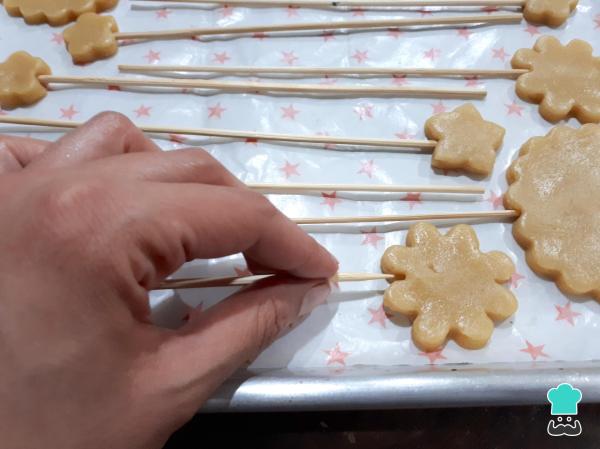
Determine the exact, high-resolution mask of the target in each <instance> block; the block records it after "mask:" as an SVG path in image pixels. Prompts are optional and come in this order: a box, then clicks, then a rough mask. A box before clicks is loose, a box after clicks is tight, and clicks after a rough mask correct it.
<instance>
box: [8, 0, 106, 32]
mask: <svg viewBox="0 0 600 449" xmlns="http://www.w3.org/2000/svg"><path fill="white" fill-rule="evenodd" d="M117 2H118V0H4V7H5V8H6V11H7V12H8V14H10V15H11V16H15V17H23V19H25V22H27V23H29V24H32V25H35V24H40V23H49V24H50V25H54V26H59V25H64V24H66V23H69V22H72V21H73V20H75V19H76V18H77V17H79V16H80V15H82V14H83V13H86V12H102V11H105V10H107V9H110V8H113V7H114V6H115V5H116V4H117Z"/></svg>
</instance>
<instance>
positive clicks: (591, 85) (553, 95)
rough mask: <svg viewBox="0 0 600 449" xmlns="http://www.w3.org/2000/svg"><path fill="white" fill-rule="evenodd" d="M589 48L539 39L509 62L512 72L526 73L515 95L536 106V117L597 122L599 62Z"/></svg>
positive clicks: (580, 43)
mask: <svg viewBox="0 0 600 449" xmlns="http://www.w3.org/2000/svg"><path fill="white" fill-rule="evenodd" d="M592 51H593V49H592V47H591V46H590V44H588V43H587V42H585V41H582V40H579V39H574V40H572V41H571V42H569V43H568V44H567V45H566V46H562V45H561V44H560V42H559V41H558V40H557V39H556V38H555V37H552V36H542V37H540V38H539V39H538V40H537V42H536V43H535V45H534V47H533V50H530V49H528V48H522V49H520V50H518V51H517V52H516V53H515V55H514V56H513V58H512V61H511V63H512V66H513V68H515V69H528V70H530V72H529V73H525V74H524V75H521V76H520V77H519V78H518V79H517V85H516V90H517V95H518V96H519V97H520V98H521V99H523V100H525V101H529V102H531V103H539V104H540V114H541V115H542V117H544V118H545V119H546V120H548V121H551V122H556V121H558V120H561V119H564V118H567V117H570V116H573V117H576V118H577V119H578V120H579V121H580V122H581V123H589V122H599V121H600V58H597V57H593V56H592Z"/></svg>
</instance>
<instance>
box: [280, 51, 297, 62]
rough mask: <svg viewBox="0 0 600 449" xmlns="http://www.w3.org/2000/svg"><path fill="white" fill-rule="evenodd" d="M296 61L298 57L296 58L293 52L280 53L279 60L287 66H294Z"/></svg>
mask: <svg viewBox="0 0 600 449" xmlns="http://www.w3.org/2000/svg"><path fill="white" fill-rule="evenodd" d="M298 59H299V58H298V56H296V53H294V52H293V51H282V52H281V60H282V61H283V62H285V63H286V64H287V65H294V64H295V63H296V61H297V60H298Z"/></svg>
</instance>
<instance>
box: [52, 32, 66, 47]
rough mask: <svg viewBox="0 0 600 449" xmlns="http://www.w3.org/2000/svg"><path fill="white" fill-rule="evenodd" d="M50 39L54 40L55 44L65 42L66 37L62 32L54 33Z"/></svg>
mask: <svg viewBox="0 0 600 449" xmlns="http://www.w3.org/2000/svg"><path fill="white" fill-rule="evenodd" d="M50 41H51V42H54V43H55V44H64V43H65V39H64V38H63V35H62V33H52V39H50Z"/></svg>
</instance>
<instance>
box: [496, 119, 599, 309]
mask: <svg viewBox="0 0 600 449" xmlns="http://www.w3.org/2000/svg"><path fill="white" fill-rule="evenodd" d="M507 178H508V182H509V184H510V186H509V188H508V191H507V192H506V195H504V204H505V206H506V207H507V208H510V209H517V210H519V211H520V212H521V216H520V217H519V219H518V220H517V221H516V222H515V224H514V225H513V235H514V236H515V239H516V240H517V241H518V242H519V244H520V245H521V246H522V247H523V248H524V249H525V251H526V253H527V263H528V264H529V266H530V267H531V269H532V270H533V271H535V272H536V273H538V274H540V275H542V276H548V277H550V278H552V279H553V280H554V281H555V282H556V284H557V285H558V287H559V288H560V289H561V290H562V291H563V292H565V293H568V294H576V295H591V296H593V297H594V298H595V299H597V300H600V125H595V124H589V125H584V126H582V127H581V128H580V129H574V128H570V127H568V126H557V127H555V128H553V129H552V130H551V131H550V132H549V133H548V134H547V135H546V136H544V137H534V138H532V139H529V140H528V141H527V142H525V144H524V145H523V146H522V147H521V151H520V153H519V157H518V158H517V159H516V160H515V161H514V162H513V164H512V165H511V167H510V168H509V170H508V172H507Z"/></svg>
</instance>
